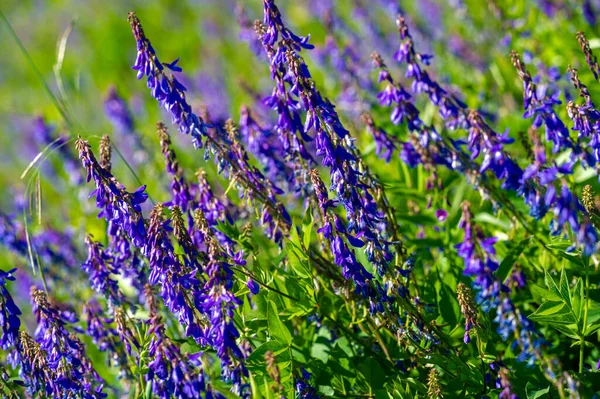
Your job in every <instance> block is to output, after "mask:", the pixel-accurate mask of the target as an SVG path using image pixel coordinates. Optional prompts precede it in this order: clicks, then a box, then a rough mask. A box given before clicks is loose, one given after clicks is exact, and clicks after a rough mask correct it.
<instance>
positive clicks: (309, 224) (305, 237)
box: [302, 209, 314, 249]
mask: <svg viewBox="0 0 600 399" xmlns="http://www.w3.org/2000/svg"><path fill="white" fill-rule="evenodd" d="M313 224H314V222H313V215H312V212H311V210H310V209H309V210H308V212H306V216H305V217H304V220H303V221H302V243H303V244H304V248H306V249H308V248H309V247H310V239H311V236H312V230H313Z"/></svg>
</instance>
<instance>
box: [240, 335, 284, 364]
mask: <svg viewBox="0 0 600 399" xmlns="http://www.w3.org/2000/svg"><path fill="white" fill-rule="evenodd" d="M287 349H288V347H287V346H286V344H285V343H283V342H281V341H278V340H272V341H267V342H265V343H263V344H262V345H259V346H258V347H257V348H256V349H254V351H252V353H251V354H250V356H248V358H247V359H246V361H245V362H244V363H245V365H246V366H247V367H248V368H249V369H252V370H257V369H260V368H261V366H264V365H265V353H267V352H269V351H271V352H273V354H274V355H275V357H276V359H277V362H278V363H279V362H285V361H289V360H290V358H289V351H288V350H287Z"/></svg>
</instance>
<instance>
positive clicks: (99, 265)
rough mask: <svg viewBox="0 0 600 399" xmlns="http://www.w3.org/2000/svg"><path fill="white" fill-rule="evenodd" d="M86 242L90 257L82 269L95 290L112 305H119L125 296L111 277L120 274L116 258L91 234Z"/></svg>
mask: <svg viewBox="0 0 600 399" xmlns="http://www.w3.org/2000/svg"><path fill="white" fill-rule="evenodd" d="M85 243H86V245H87V246H88V257H87V259H86V260H85V262H84V263H83V264H82V265H81V269H82V270H83V271H84V272H86V273H87V274H88V276H89V279H90V285H91V286H92V289H94V291H96V292H98V293H99V294H102V295H104V296H105V297H106V298H107V300H108V301H109V303H110V304H111V305H119V304H120V303H121V302H123V300H124V297H123V294H122V293H121V291H120V290H119V285H118V283H117V281H116V280H113V279H112V278H111V275H116V274H118V272H117V270H115V266H114V258H113V257H112V256H111V255H110V254H109V253H107V252H106V251H105V250H104V247H103V246H102V244H100V243H99V242H95V241H93V240H92V237H91V236H88V237H86V238H85Z"/></svg>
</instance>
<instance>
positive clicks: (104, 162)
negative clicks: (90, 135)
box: [99, 134, 112, 172]
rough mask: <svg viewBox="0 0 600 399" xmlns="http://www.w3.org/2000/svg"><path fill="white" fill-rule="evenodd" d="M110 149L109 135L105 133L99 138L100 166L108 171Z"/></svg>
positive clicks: (110, 166) (109, 167) (109, 166)
mask: <svg viewBox="0 0 600 399" xmlns="http://www.w3.org/2000/svg"><path fill="white" fill-rule="evenodd" d="M111 155H112V149H111V146H110V137H109V136H108V135H107V134H105V135H104V136H102V139H101V140H100V159H99V161H100V166H101V167H102V168H103V169H106V170H107V171H109V172H110V170H111V168H112V164H111V163H110V160H111Z"/></svg>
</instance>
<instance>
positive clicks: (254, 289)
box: [246, 277, 260, 295]
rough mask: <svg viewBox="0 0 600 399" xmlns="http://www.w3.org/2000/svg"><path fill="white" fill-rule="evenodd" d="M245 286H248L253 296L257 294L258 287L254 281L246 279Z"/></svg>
mask: <svg viewBox="0 0 600 399" xmlns="http://www.w3.org/2000/svg"><path fill="white" fill-rule="evenodd" d="M246 285H247V286H248V289H249V290H250V292H251V293H252V294H254V295H256V294H258V292H259V291H260V285H258V284H257V283H256V281H254V280H252V279H251V278H250V277H248V281H247V282H246Z"/></svg>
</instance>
